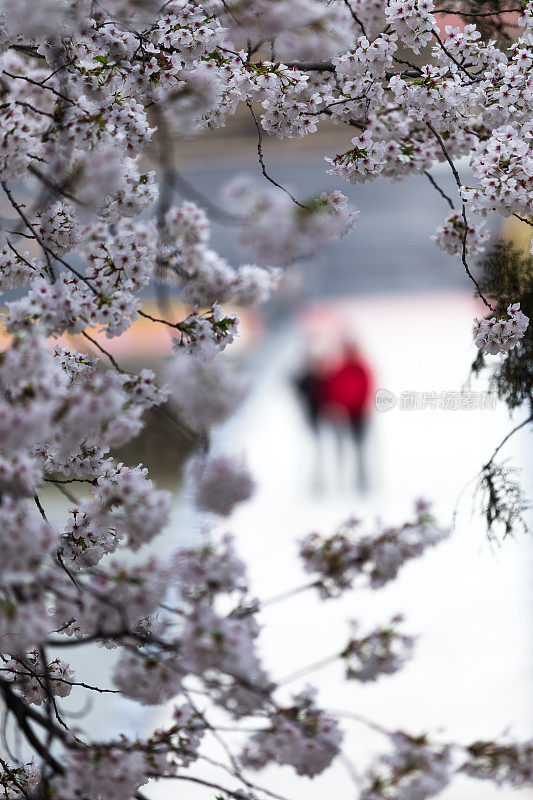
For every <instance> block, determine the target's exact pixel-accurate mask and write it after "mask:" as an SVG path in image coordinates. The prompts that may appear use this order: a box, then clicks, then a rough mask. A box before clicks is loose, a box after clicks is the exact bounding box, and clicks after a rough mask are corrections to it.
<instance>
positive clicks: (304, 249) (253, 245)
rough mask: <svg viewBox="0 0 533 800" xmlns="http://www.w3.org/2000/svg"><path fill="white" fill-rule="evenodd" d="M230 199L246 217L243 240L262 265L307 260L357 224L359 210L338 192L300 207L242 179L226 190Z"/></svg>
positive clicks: (238, 179)
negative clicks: (320, 248) (355, 209)
mask: <svg viewBox="0 0 533 800" xmlns="http://www.w3.org/2000/svg"><path fill="white" fill-rule="evenodd" d="M224 197H225V199H226V201H227V202H228V203H229V204H230V207H231V208H232V209H234V210H235V212H238V213H239V214H241V215H242V217H243V219H244V225H243V227H242V231H241V234H240V237H239V239H240V242H241V244H242V245H243V246H244V247H246V248H247V249H248V250H250V252H251V253H252V254H253V256H254V258H255V259H256V260H257V262H258V263H259V264H264V265H269V264H278V265H286V264H289V263H292V262H294V261H296V260H298V259H302V258H306V257H308V256H310V255H312V254H313V253H314V252H315V251H316V250H317V249H318V248H319V247H320V246H321V245H322V244H324V242H325V241H327V240H328V239H331V238H335V237H337V238H338V237H340V238H342V237H344V236H345V235H346V234H347V233H348V232H349V231H350V230H352V229H353V228H354V227H355V226H356V224H357V218H358V212H356V211H353V209H352V208H351V207H350V205H349V204H348V200H347V198H346V197H345V196H344V195H343V194H342V193H341V192H339V191H338V190H335V191H333V192H330V193H329V194H327V193H326V192H323V193H322V194H321V195H320V196H319V197H314V198H311V199H310V200H308V201H305V202H304V203H303V204H302V205H300V206H297V205H295V204H294V202H293V201H292V200H291V198H290V197H289V196H288V195H286V194H284V193H281V192H279V191H276V190H275V189H271V188H268V187H265V186H262V185H261V184H258V183H256V182H254V181H253V180H251V179H250V178H248V177H247V176H242V177H241V176H238V177H236V178H234V179H233V180H232V181H231V182H230V183H229V184H228V185H227V186H226V187H225V188H224ZM272 230H275V231H276V236H272Z"/></svg>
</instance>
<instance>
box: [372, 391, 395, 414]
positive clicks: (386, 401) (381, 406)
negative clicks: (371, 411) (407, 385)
mask: <svg viewBox="0 0 533 800" xmlns="http://www.w3.org/2000/svg"><path fill="white" fill-rule="evenodd" d="M374 402H375V405H376V411H390V410H391V408H394V406H395V405H396V395H395V394H393V393H392V392H389V390H388V389H378V390H377V392H376V397H375V401H374Z"/></svg>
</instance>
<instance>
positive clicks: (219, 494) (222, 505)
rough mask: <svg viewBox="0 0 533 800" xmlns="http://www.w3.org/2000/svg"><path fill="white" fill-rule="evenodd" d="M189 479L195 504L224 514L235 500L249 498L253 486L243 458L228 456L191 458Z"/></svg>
mask: <svg viewBox="0 0 533 800" xmlns="http://www.w3.org/2000/svg"><path fill="white" fill-rule="evenodd" d="M188 479H189V481H190V484H191V489H192V492H193V495H194V503H195V505H196V507H197V508H199V509H201V510H202V511H208V512H210V513H212V514H218V515H220V516H223V517H227V516H229V515H230V514H231V512H232V511H233V509H234V507H235V506H236V504H237V503H242V502H243V501H245V500H248V499H249V498H250V497H251V496H252V493H253V490H254V480H253V478H252V476H251V475H250V473H249V471H248V470H247V468H246V466H245V464H244V462H243V460H242V459H238V458H229V457H228V456H215V457H213V458H209V459H205V458H201V457H199V458H196V459H194V460H193V461H192V462H191V463H190V464H189V467H188Z"/></svg>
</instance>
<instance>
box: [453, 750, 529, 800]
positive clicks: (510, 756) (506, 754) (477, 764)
mask: <svg viewBox="0 0 533 800" xmlns="http://www.w3.org/2000/svg"><path fill="white" fill-rule="evenodd" d="M466 751H467V756H468V760H467V761H466V762H465V763H464V764H463V766H462V767H461V770H462V771H463V772H465V773H466V774H467V775H471V776H472V777H474V778H481V779H483V780H490V781H494V782H495V783H497V784H498V785H499V786H505V785H508V786H512V787H514V788H521V787H524V786H531V785H532V783H533V741H531V740H529V741H527V742H522V743H516V744H515V743H508V744H504V743H499V742H490V741H479V742H473V743H472V744H471V745H470V746H469V747H468V748H466Z"/></svg>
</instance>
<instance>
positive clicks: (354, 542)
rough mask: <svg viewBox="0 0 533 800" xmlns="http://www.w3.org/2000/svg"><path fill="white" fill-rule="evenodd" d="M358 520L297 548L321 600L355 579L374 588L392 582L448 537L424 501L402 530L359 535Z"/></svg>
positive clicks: (307, 541) (305, 541) (304, 541)
mask: <svg viewBox="0 0 533 800" xmlns="http://www.w3.org/2000/svg"><path fill="white" fill-rule="evenodd" d="M360 524H361V523H360V521H359V520H357V519H350V520H348V521H347V522H346V523H345V524H344V525H343V526H342V527H341V528H340V529H339V530H338V531H337V532H336V533H334V534H333V535H332V536H329V537H323V536H321V535H320V534H318V533H312V534H309V536H307V537H306V538H305V539H304V540H303V541H302V542H301V546H300V556H301V558H302V560H303V563H304V567H305V569H306V571H307V572H310V573H311V574H312V575H315V576H316V586H317V588H318V589H319V591H320V593H321V595H322V596H323V597H325V598H326V597H334V596H335V595H337V594H339V593H341V592H343V591H345V590H346V589H349V588H350V587H351V586H352V583H353V581H354V580H355V579H356V578H359V577H361V578H366V579H367V581H368V582H369V584H370V586H371V587H372V588H373V589H378V588H380V587H381V586H383V585H384V584H386V583H388V582H389V581H391V580H393V579H394V578H395V577H396V576H397V574H398V571H399V570H400V568H401V567H402V566H403V564H404V563H405V562H406V561H409V560H410V559H412V558H418V557H419V556H421V555H422V554H423V552H424V551H425V550H426V549H427V548H428V547H432V546H433V545H436V544H438V543H439V542H440V541H442V540H443V539H445V538H446V537H447V536H448V535H449V530H446V529H443V528H439V527H438V526H437V525H436V524H435V519H434V517H433V516H432V515H431V514H430V513H429V506H428V504H427V503H426V502H425V501H422V500H421V501H418V502H417V504H416V517H415V519H414V521H413V522H410V523H407V524H405V525H403V526H402V527H401V528H384V529H382V530H380V531H378V533H377V534H375V535H368V534H360V533H359V530H358V529H359V526H360Z"/></svg>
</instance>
